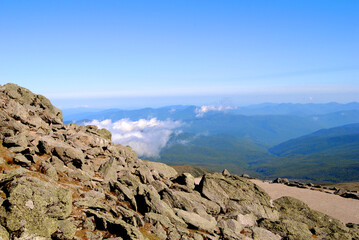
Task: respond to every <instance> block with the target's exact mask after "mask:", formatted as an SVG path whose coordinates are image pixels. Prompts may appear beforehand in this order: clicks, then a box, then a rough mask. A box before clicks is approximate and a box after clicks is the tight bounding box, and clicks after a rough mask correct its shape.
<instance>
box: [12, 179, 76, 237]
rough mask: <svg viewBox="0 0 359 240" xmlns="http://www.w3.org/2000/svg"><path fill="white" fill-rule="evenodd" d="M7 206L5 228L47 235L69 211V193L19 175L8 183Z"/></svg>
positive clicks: (70, 204) (42, 235)
mask: <svg viewBox="0 0 359 240" xmlns="http://www.w3.org/2000/svg"><path fill="white" fill-rule="evenodd" d="M7 191H8V192H9V197H8V198H7V201H8V202H9V206H10V207H9V209H8V210H7V215H6V227H7V229H8V230H10V231H18V230H20V229H21V228H23V227H25V231H26V234H30V235H31V234H34V235H36V236H40V237H50V236H51V234H53V233H54V232H55V231H56V229H57V225H58V223H57V220H58V219H65V218H66V217H67V216H69V215H70V213H71V211H72V195H71V192H70V191H69V190H67V189H63V188H59V187H56V186H55V185H52V184H50V183H48V182H44V181H42V180H40V179H37V178H34V177H21V178H19V179H17V180H13V181H12V182H11V183H10V184H8V185H7Z"/></svg>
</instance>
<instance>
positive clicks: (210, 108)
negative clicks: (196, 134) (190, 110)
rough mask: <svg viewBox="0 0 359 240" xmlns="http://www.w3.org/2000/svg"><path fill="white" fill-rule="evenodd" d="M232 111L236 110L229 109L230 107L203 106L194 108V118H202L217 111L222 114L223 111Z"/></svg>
mask: <svg viewBox="0 0 359 240" xmlns="http://www.w3.org/2000/svg"><path fill="white" fill-rule="evenodd" d="M232 109H237V107H230V106H222V105H221V106H218V107H215V106H213V105H207V106H206V105H203V106H201V107H200V108H196V110H195V112H196V117H203V115H204V114H205V113H207V112H209V111H217V112H222V111H225V110H232Z"/></svg>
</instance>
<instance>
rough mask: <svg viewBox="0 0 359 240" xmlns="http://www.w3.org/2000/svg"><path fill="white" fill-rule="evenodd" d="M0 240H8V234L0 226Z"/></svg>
mask: <svg viewBox="0 0 359 240" xmlns="http://www.w3.org/2000/svg"><path fill="white" fill-rule="evenodd" d="M0 239H1V240H9V233H8V232H7V231H6V229H5V228H4V227H3V226H1V225H0Z"/></svg>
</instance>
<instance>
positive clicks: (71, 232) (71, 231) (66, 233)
mask: <svg viewBox="0 0 359 240" xmlns="http://www.w3.org/2000/svg"><path fill="white" fill-rule="evenodd" d="M76 230H77V228H76V225H75V223H74V221H73V219H65V220H60V221H59V222H58V232H57V233H56V234H55V235H53V236H52V237H54V236H56V237H57V238H58V239H66V240H71V239H73V238H74V236H75V233H76Z"/></svg>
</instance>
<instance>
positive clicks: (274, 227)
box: [259, 197, 351, 240]
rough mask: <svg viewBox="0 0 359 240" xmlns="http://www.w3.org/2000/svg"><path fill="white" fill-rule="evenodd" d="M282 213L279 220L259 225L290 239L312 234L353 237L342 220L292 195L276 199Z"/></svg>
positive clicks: (340, 237) (306, 236)
mask: <svg viewBox="0 0 359 240" xmlns="http://www.w3.org/2000/svg"><path fill="white" fill-rule="evenodd" d="M274 205H275V206H276V208H277V209H278V211H279V213H280V219H279V221H270V220H267V219H266V220H264V221H262V222H261V223H260V224H259V225H260V226H261V227H265V228H267V229H269V230H270V231H272V232H274V233H277V234H279V235H281V236H282V237H288V238H289V239H303V240H304V239H310V238H311V237H312V236H315V237H318V238H326V237H329V239H338V240H339V239H351V238H350V234H349V232H350V230H349V229H348V228H347V227H346V226H344V224H343V223H341V222H340V221H338V220H336V219H334V218H332V217H330V216H328V215H325V214H323V213H321V212H318V211H315V210H312V209H310V208H309V207H308V205H307V204H305V203H303V202H302V201H300V200H298V199H295V198H292V197H281V198H279V199H277V200H275V201H274Z"/></svg>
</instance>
